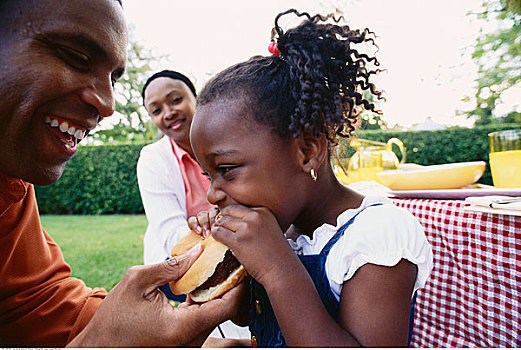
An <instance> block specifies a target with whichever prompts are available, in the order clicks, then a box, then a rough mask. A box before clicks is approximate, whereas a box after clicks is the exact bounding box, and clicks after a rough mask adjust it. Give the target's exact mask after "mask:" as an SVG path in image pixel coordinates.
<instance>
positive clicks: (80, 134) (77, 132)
mask: <svg viewBox="0 0 521 350" xmlns="http://www.w3.org/2000/svg"><path fill="white" fill-rule="evenodd" d="M45 122H46V123H47V124H49V125H50V126H51V127H53V128H56V127H57V128H59V129H60V131H61V132H63V133H67V134H69V135H71V136H74V137H75V138H77V139H78V140H81V139H83V138H84V137H85V130H82V129H76V127H74V126H70V127H69V123H67V122H65V121H64V122H61V123H60V122H59V121H58V120H57V119H50V118H46V119H45Z"/></svg>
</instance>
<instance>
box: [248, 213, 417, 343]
mask: <svg viewBox="0 0 521 350" xmlns="http://www.w3.org/2000/svg"><path fill="white" fill-rule="evenodd" d="M378 205H381V203H377V204H373V205H371V206H369V207H372V206H378ZM362 211H363V210H361V211H359V212H358V213H356V214H355V215H354V216H353V217H352V218H351V219H350V220H349V221H348V222H346V223H345V224H344V225H343V226H342V227H340V229H339V230H338V231H337V232H336V233H335V235H334V236H333V237H332V238H331V239H330V240H329V242H328V243H327V244H326V245H325V247H324V248H323V249H322V251H321V252H320V253H319V254H315V255H303V256H299V259H300V260H301V261H302V263H303V264H304V266H305V267H306V270H307V271H308V273H309V275H310V276H311V278H312V280H313V282H314V283H315V287H316V289H317V292H318V294H319V295H320V299H321V300H322V303H323V304H324V306H325V307H326V310H327V312H328V313H329V315H330V316H331V317H332V318H333V319H334V320H335V322H338V307H339V302H338V301H337V299H336V297H335V296H334V295H333V292H332V291H331V287H330V285H329V281H328V279H327V276H326V259H327V256H328V255H329V251H330V250H331V248H332V247H333V246H334V245H335V243H336V242H337V241H338V240H339V239H340V238H341V237H342V236H343V235H344V232H345V230H346V229H347V228H348V227H349V226H350V225H351V224H352V223H353V222H354V220H355V218H356V217H357V216H358V214H360V213H361V212H362ZM250 290H251V295H250V310H249V315H250V324H249V327H250V332H251V334H252V343H253V345H254V346H258V347H262V348H273V347H286V346H287V345H286V342H285V341H284V338H283V336H282V332H281V330H280V327H279V324H278V323H277V320H276V318H275V313H274V311H273V309H272V307H271V304H270V301H269V299H268V296H267V294H266V291H265V290H264V287H262V285H260V284H259V283H257V282H256V281H255V280H254V279H251V282H250ZM302 307H305V305H303V306H302ZM413 312H414V305H412V306H411V320H410V322H409V325H410V330H412V319H413ZM410 334H411V332H409V338H410ZM409 341H410V339H409Z"/></svg>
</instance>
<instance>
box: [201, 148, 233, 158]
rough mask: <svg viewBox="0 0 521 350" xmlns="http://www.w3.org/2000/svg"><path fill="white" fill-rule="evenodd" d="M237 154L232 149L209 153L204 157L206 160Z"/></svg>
mask: <svg viewBox="0 0 521 350" xmlns="http://www.w3.org/2000/svg"><path fill="white" fill-rule="evenodd" d="M236 153H238V152H237V151H236V150H233V149H230V150H219V149H218V150H215V151H213V152H211V153H208V154H207V155H206V159H215V158H217V157H223V156H227V155H230V154H236Z"/></svg>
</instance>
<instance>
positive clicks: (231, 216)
mask: <svg viewBox="0 0 521 350" xmlns="http://www.w3.org/2000/svg"><path fill="white" fill-rule="evenodd" d="M212 236H213V237H214V238H215V239H216V240H218V241H220V242H222V243H223V244H225V245H227V246H228V247H229V248H230V249H231V251H232V253H233V255H235V257H236V258H237V260H239V261H240V262H241V264H243V265H244V267H245V268H246V270H247V271H248V273H249V274H250V275H251V276H252V277H253V278H255V279H256V280H257V282H259V283H261V284H262V285H264V286H265V287H266V285H267V284H270V283H273V282H276V281H277V280H278V279H280V278H283V277H282V276H284V275H285V274H287V273H288V270H287V269H286V267H287V266H292V263H300V261H299V260H298V257H297V256H296V255H295V253H294V252H293V251H292V250H291V248H290V246H289V244H288V242H287V241H286V238H285V237H284V234H283V232H282V230H281V228H280V226H279V224H278V222H277V220H276V218H275V216H274V215H273V214H272V213H271V212H270V211H269V210H268V209H267V208H264V207H258V208H248V207H245V206H243V205H239V204H234V205H230V206H228V207H226V208H224V209H223V210H221V212H220V213H219V215H218V216H217V218H216V220H215V223H214V224H213V225H212ZM295 260H296V261H295Z"/></svg>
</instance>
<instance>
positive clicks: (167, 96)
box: [144, 77, 195, 149]
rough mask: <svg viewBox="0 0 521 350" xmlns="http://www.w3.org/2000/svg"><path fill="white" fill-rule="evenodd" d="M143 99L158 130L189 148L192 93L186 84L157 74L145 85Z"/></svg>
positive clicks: (193, 109) (193, 102) (192, 109)
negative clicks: (156, 76) (157, 76)
mask: <svg viewBox="0 0 521 350" xmlns="http://www.w3.org/2000/svg"><path fill="white" fill-rule="evenodd" d="M144 102H145V108H146V109H147V111H148V114H149V115H150V117H151V118H152V121H153V122H154V124H155V125H156V126H157V127H158V128H159V130H161V131H162V132H163V133H164V134H165V135H167V136H168V137H170V138H171V139H173V140H174V141H175V142H176V143H178V144H179V145H180V146H185V147H187V146H188V147H189V145H190V127H191V124H192V118H193V116H194V111H195V96H194V94H193V93H192V91H191V90H190V89H189V88H188V86H187V85H186V84H185V83H184V82H182V81H181V80H177V79H172V78H169V77H159V78H157V79H154V80H152V82H150V84H149V85H148V86H147V89H146V93H145V101H144ZM185 147H183V148H185ZM185 149H186V148H185Z"/></svg>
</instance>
